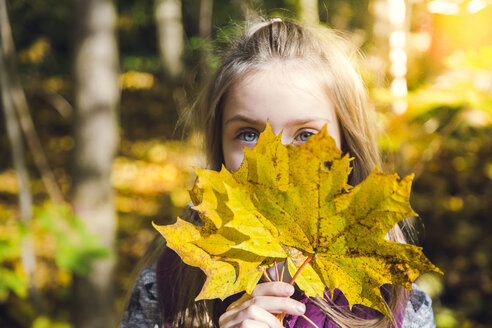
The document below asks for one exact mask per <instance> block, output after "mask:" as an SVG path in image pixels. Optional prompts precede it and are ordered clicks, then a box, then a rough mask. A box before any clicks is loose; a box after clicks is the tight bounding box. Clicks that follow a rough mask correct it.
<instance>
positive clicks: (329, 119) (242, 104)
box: [222, 64, 341, 171]
mask: <svg viewBox="0 0 492 328" xmlns="http://www.w3.org/2000/svg"><path fill="white" fill-rule="evenodd" d="M276 65H279V64H273V65H272V66H270V67H269V68H267V69H265V70H261V71H256V72H252V73H249V74H248V75H246V77H245V78H244V79H242V80H240V81H239V82H238V83H236V85H234V86H233V87H232V88H231V90H230V91H229V92H228V93H227V96H226V98H225V102H224V115H223V118H222V150H223V152H224V161H225V166H226V168H227V169H228V170H232V171H236V170H237V169H238V168H239V166H240V165H241V162H242V161H243V158H244V153H243V147H248V148H253V147H254V146H255V145H256V142H257V140H258V136H259V134H260V133H261V132H262V131H263V130H264V129H265V126H266V122H267V120H268V121H269V123H270V126H271V127H272V130H273V132H274V133H275V134H277V135H278V134H279V133H280V132H281V131H282V143H283V144H290V143H293V144H294V145H299V144H302V143H304V142H306V141H307V139H308V138H309V137H310V136H311V135H313V134H316V133H318V132H319V131H320V130H321V129H322V128H323V126H324V125H325V124H326V127H327V131H328V133H329V134H330V136H331V137H332V138H333V139H335V142H336V144H337V146H338V148H340V147H341V137H340V130H339V127H338V121H337V117H336V114H335V109H334V107H333V104H332V102H331V101H330V99H329V98H328V95H327V93H326V91H325V90H324V88H323V84H322V83H320V82H318V81H319V79H317V78H316V77H315V75H314V73H306V71H305V70H304V71H303V70H302V69H296V68H293V69H289V70H286V69H285V68H281V67H280V66H277V67H275V66H276ZM279 72H280V73H279Z"/></svg>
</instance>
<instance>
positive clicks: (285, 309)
mask: <svg viewBox="0 0 492 328" xmlns="http://www.w3.org/2000/svg"><path fill="white" fill-rule="evenodd" d="M251 306H257V307H260V308H262V309H264V310H266V311H268V312H269V313H275V314H278V313H288V314H292V315H302V314H304V312H306V306H305V305H304V304H302V303H301V302H299V301H296V300H294V299H292V298H288V297H275V296H256V297H253V298H251V299H250V300H247V301H245V302H244V303H243V304H241V305H240V306H239V307H238V308H237V309H236V310H237V311H242V310H244V309H247V308H249V307H251Z"/></svg>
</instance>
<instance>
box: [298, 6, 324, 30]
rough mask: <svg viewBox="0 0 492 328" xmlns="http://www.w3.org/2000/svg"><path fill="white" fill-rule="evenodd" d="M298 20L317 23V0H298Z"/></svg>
mask: <svg viewBox="0 0 492 328" xmlns="http://www.w3.org/2000/svg"><path fill="white" fill-rule="evenodd" d="M298 6H299V19H300V20H301V21H302V22H306V23H310V24H317V23H319V12H318V0H299V3H298Z"/></svg>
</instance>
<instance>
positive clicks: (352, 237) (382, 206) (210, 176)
mask: <svg viewBox="0 0 492 328" xmlns="http://www.w3.org/2000/svg"><path fill="white" fill-rule="evenodd" d="M244 153H245V159H244V161H243V163H242V164H241V167H240V168H239V169H238V170H237V171H236V172H232V173H230V172H228V171H227V170H226V169H225V168H222V170H221V171H220V172H216V171H210V170H197V174H198V179H197V182H196V184H195V186H194V188H193V190H191V192H190V195H191V197H192V200H193V203H194V204H196V206H195V207H193V209H194V210H196V211H198V213H199V214H200V217H201V218H202V220H203V222H204V224H203V225H202V226H195V225H192V224H190V223H188V222H186V221H184V220H181V219H179V218H178V222H177V223H176V224H175V225H170V226H159V227H156V228H157V229H158V230H159V231H160V233H161V234H162V235H163V236H164V237H165V238H166V240H167V245H168V246H169V247H171V248H172V249H174V250H175V251H176V252H177V253H178V254H179V256H180V257H181V258H182V260H183V261H184V262H185V263H187V264H189V265H192V266H198V267H200V268H202V270H203V271H204V272H205V273H206V275H207V280H206V283H205V286H204V287H203V289H202V291H201V292H200V294H199V295H198V297H197V300H198V299H206V298H216V297H220V298H224V297H226V296H229V295H231V294H234V293H236V292H239V291H243V290H246V292H248V293H251V292H252V290H253V289H254V287H255V285H256V283H257V282H258V280H259V278H260V276H261V275H262V272H263V270H264V269H265V268H266V267H268V266H271V265H272V263H273V262H274V260H276V259H284V260H286V261H287V263H288V270H289V272H290V274H291V275H292V276H294V275H295V273H296V271H297V270H298V269H299V267H301V265H302V264H303V263H306V265H305V266H304V267H303V269H302V270H301V271H300V272H299V274H298V276H297V277H296V283H297V284H298V286H299V287H300V288H301V289H302V290H303V291H304V292H305V293H306V295H307V296H316V295H323V292H324V289H325V287H327V288H328V289H329V290H330V291H331V292H333V290H334V289H335V288H339V289H340V290H342V291H343V293H344V295H345V296H346V297H347V300H348V301H349V303H350V305H351V306H352V305H353V304H362V305H365V306H368V307H371V308H374V309H377V310H379V311H380V312H382V313H383V314H385V315H387V316H388V315H389V314H388V312H387V309H386V307H385V305H384V304H385V303H384V301H383V298H382V296H381V293H380V287H381V286H382V285H383V284H387V283H389V284H399V285H402V286H404V287H405V288H407V289H408V290H411V288H412V282H413V281H414V280H415V279H416V278H417V277H418V276H419V275H420V274H422V273H425V272H427V271H436V272H440V270H439V269H438V268H437V267H435V266H434V265H433V264H432V263H430V261H429V260H428V259H427V258H426V257H425V256H424V255H423V253H422V251H421V248H419V247H416V246H413V245H407V244H401V243H397V242H392V241H388V240H386V239H385V236H386V234H387V233H388V231H389V230H390V229H391V228H392V227H393V226H394V225H395V224H397V223H398V222H399V221H401V220H403V219H405V218H407V217H410V216H415V215H416V213H415V212H414V211H413V210H412V208H411V206H410V204H409V195H410V187H411V181H412V177H411V176H409V177H406V178H404V179H400V178H399V177H398V176H397V175H396V174H391V175H390V174H383V173H381V172H380V171H379V170H378V168H375V169H374V171H373V172H372V173H371V174H370V175H369V176H368V177H367V178H366V179H365V180H364V181H363V182H362V183H360V184H359V185H357V186H356V187H352V186H350V185H349V184H348V183H347V180H348V176H349V174H350V171H351V167H350V160H351V159H350V158H349V156H348V155H347V154H346V155H343V154H342V152H341V151H340V150H339V149H338V148H337V147H336V145H335V142H334V140H333V139H332V138H331V137H330V136H329V135H328V134H327V133H326V130H325V129H323V130H322V132H320V133H319V134H317V135H313V136H311V138H310V139H309V140H308V142H306V143H305V144H302V145H301V146H298V147H293V146H292V145H287V146H285V145H282V143H281V136H275V134H274V133H273V132H272V130H271V128H270V127H269V126H267V128H266V130H265V131H264V132H263V133H262V134H261V136H260V138H259V140H258V143H257V145H256V146H255V148H254V149H245V150H244ZM308 262H309V263H308Z"/></svg>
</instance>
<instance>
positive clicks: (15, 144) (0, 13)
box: [0, 0, 42, 312]
mask: <svg viewBox="0 0 492 328" xmlns="http://www.w3.org/2000/svg"><path fill="white" fill-rule="evenodd" d="M0 33H1V34H0V94H1V99H2V107H3V112H4V114H5V127H6V130H7V135H8V138H9V142H10V148H11V153H12V162H13V165H14V169H15V172H16V174H17V180H18V181H19V210H20V211H19V212H20V217H19V218H20V220H21V221H22V222H23V223H24V224H25V225H27V226H28V225H29V223H30V221H31V219H32V195H31V191H30V188H29V174H28V171H27V166H26V161H25V153H24V143H23V142H22V131H21V128H20V124H19V119H18V116H17V113H16V112H17V109H16V101H15V100H14V97H15V95H16V94H23V90H22V87H21V85H20V80H19V78H18V76H17V71H16V69H15V68H16V63H15V49H14V42H13V40H12V33H11V28H10V22H9V18H8V14H7V5H6V3H5V0H0ZM24 105H25V106H27V104H24ZM21 259H22V267H23V269H24V270H25V273H26V275H27V276H28V277H29V291H28V294H29V297H30V298H31V300H32V301H33V303H34V306H35V308H36V310H37V311H38V312H41V311H42V306H41V301H40V298H39V294H38V290H37V289H36V287H35V285H34V281H35V279H34V278H35V272H36V259H35V255H34V250H33V246H32V240H31V238H30V237H29V236H27V237H24V238H23V240H22V249H21Z"/></svg>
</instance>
